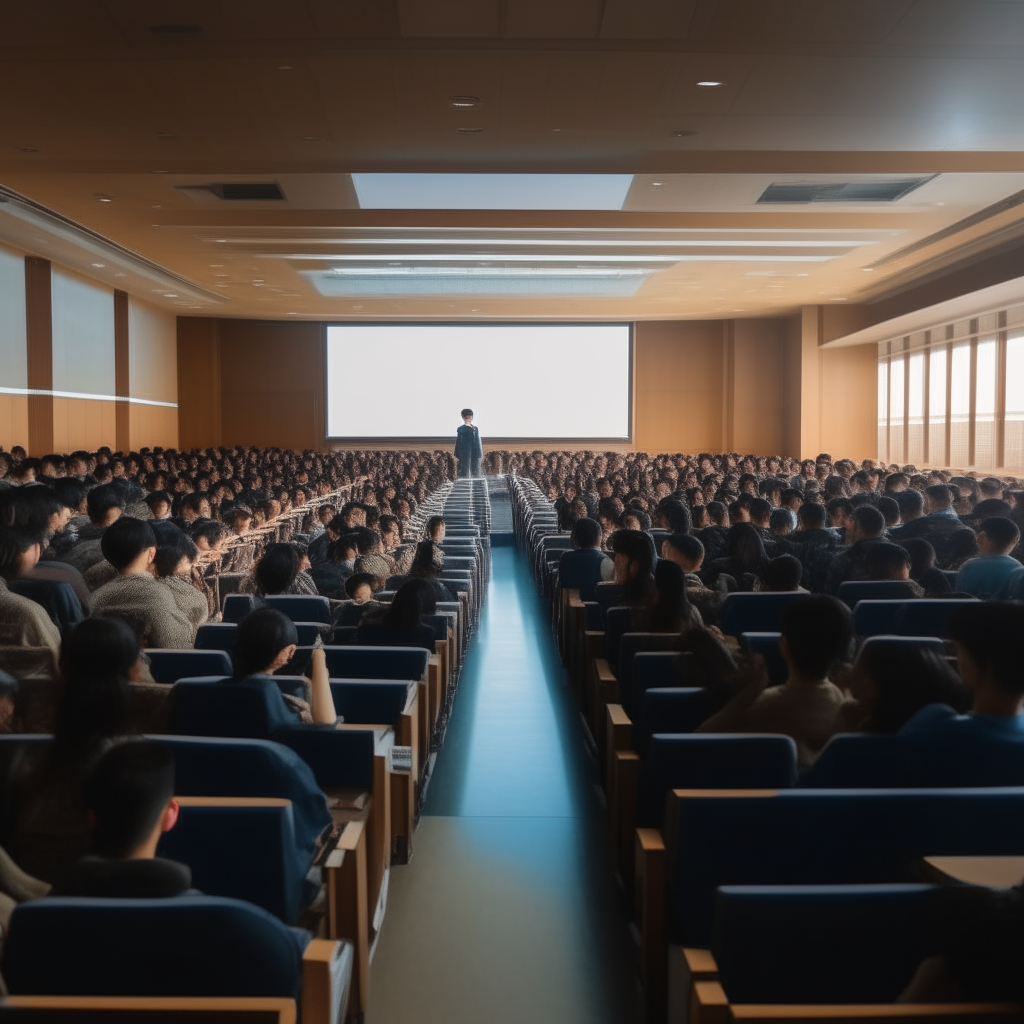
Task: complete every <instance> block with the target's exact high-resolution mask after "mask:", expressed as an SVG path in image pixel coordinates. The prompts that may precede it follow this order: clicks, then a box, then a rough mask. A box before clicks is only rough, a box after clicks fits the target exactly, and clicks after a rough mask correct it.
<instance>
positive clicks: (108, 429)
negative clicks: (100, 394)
mask: <svg viewBox="0 0 1024 1024" xmlns="http://www.w3.org/2000/svg"><path fill="white" fill-rule="evenodd" d="M119 404H120V403H118V402H112V401H110V402H105V401H96V400H94V399H87V398H54V399H53V419H52V424H53V446H52V448H51V450H52V451H58V452H71V451H75V449H77V448H84V449H86V450H87V451H93V450H95V449H97V448H100V447H102V446H103V445H107V446H108V447H110V448H115V447H116V445H115V441H116V438H117V412H116V407H117V406H118V405H119Z"/></svg>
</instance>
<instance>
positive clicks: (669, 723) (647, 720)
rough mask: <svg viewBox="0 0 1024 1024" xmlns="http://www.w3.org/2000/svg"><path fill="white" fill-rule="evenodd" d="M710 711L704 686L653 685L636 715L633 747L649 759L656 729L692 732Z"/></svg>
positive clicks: (669, 731) (657, 730)
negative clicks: (700, 687)
mask: <svg viewBox="0 0 1024 1024" xmlns="http://www.w3.org/2000/svg"><path fill="white" fill-rule="evenodd" d="M710 714H711V710H710V708H709V705H708V700H707V694H706V693H705V692H704V690H702V689H699V688H697V687H680V686H672V687H667V686H666V687H662V686H656V687H652V688H651V689H649V690H646V691H644V695H643V700H642V701H641V702H640V708H639V711H638V712H637V713H636V715H635V716H634V718H633V749H634V750H635V751H636V752H637V753H638V754H639V755H640V758H641V759H645V758H646V757H647V753H648V750H649V748H650V740H651V737H652V736H654V734H655V733H673V734H678V733H691V732H693V731H694V730H695V729H696V728H697V726H698V725H700V724H701V722H703V721H704V720H705V719H706V718H708V717H709V715H710Z"/></svg>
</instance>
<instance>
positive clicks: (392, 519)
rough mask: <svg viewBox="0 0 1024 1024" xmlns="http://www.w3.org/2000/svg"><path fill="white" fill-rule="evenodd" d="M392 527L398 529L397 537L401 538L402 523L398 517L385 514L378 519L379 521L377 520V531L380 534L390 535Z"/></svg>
mask: <svg viewBox="0 0 1024 1024" xmlns="http://www.w3.org/2000/svg"><path fill="white" fill-rule="evenodd" d="M392 526H397V527H398V534H399V536H401V534H402V521H401V520H400V519H399V518H398V516H392V515H388V514H387V513H385V514H384V515H382V516H381V517H380V519H378V520H377V529H378V531H379V532H380V533H381V534H385V533H390V532H391V527H392Z"/></svg>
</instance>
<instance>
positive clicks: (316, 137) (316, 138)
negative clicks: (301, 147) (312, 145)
mask: <svg viewBox="0 0 1024 1024" xmlns="http://www.w3.org/2000/svg"><path fill="white" fill-rule="evenodd" d="M302 141H303V142H323V141H324V137H323V136H322V135H303V136H302Z"/></svg>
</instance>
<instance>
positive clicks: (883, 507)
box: [865, 495, 900, 526]
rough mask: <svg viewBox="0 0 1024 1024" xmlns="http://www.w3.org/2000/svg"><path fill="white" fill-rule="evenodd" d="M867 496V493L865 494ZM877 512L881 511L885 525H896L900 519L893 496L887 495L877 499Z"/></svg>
mask: <svg viewBox="0 0 1024 1024" xmlns="http://www.w3.org/2000/svg"><path fill="white" fill-rule="evenodd" d="M865 497H868V495H865ZM875 508H877V509H878V511H879V512H881V513H882V518H883V519H884V520H885V525H886V526H896V524H897V523H899V521H900V506H899V504H898V503H897V502H896V499H895V498H890V497H889V496H888V495H886V496H885V497H881V498H879V499H878V504H877V505H876V506H875Z"/></svg>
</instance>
